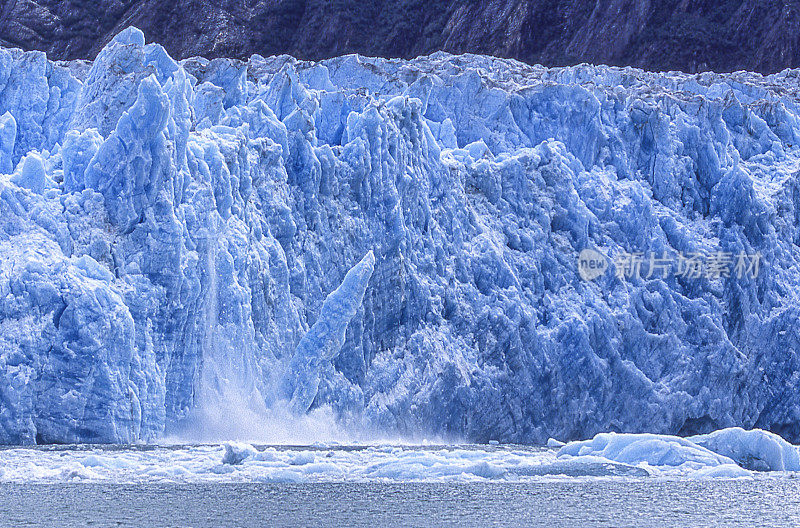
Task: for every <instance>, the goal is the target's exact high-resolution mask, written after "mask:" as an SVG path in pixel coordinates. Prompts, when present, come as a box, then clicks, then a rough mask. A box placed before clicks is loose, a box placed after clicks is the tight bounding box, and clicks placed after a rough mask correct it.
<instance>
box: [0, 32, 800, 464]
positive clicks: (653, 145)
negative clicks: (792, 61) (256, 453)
mask: <svg viewBox="0 0 800 528" xmlns="http://www.w3.org/2000/svg"><path fill="white" fill-rule="evenodd" d="M797 79H798V72H797V71H794V70H786V71H784V72H781V73H778V74H775V75H770V76H761V75H758V74H752V73H747V72H737V73H732V74H714V73H702V74H698V75H687V74H682V73H668V74H653V73H648V72H644V71H641V70H636V69H630V68H613V67H604V66H597V67H595V66H587V65H582V66H575V67H569V68H544V67H541V66H529V65H525V64H522V63H519V62H516V61H513V60H504V59H497V58H492V57H484V56H478V55H463V56H453V55H448V54H445V53H436V54H434V55H431V56H428V57H420V58H418V59H415V60H411V61H404V60H394V59H391V60H390V59H373V58H367V57H361V56H356V55H348V56H343V57H338V58H334V59H330V60H325V61H321V62H308V61H300V60H297V59H294V58H292V57H288V56H279V57H261V56H258V55H254V56H252V57H251V58H250V59H249V60H247V61H237V60H227V59H214V60H206V59H203V58H193V59H187V60H184V61H181V62H178V61H175V60H173V59H172V58H171V57H169V55H168V54H167V53H166V52H165V51H164V49H163V48H162V47H161V46H159V45H158V44H152V43H151V44H147V43H146V42H145V38H144V35H143V34H142V33H141V32H140V31H139V30H137V29H135V28H129V29H126V30H125V31H123V32H122V33H120V34H119V35H118V36H117V37H115V38H114V39H113V40H112V41H111V42H110V43H109V44H108V45H107V46H106V47H105V48H104V49H103V50H102V51H101V52H100V53H99V54H98V56H97V58H96V59H95V60H94V61H93V62H91V63H89V64H86V63H71V62H52V61H49V60H47V58H46V57H45V56H44V55H43V54H42V53H38V52H28V53H23V52H22V51H19V50H13V49H12V50H7V49H2V50H0V443H2V444H37V443H64V442H103V443H135V442H150V441H154V440H157V439H159V438H163V437H164V436H165V435H172V434H176V433H180V432H182V431H185V430H186V427H187V426H191V427H196V428H198V429H203V428H204V427H211V424H209V423H208V421H209V420H211V418H209V416H210V415H209V413H208V412H200V411H204V410H205V411H207V410H208V409H209V408H217V409H218V411H219V412H218V413H217V415H218V416H217V418H216V419H215V422H214V424H213V425H214V426H215V427H217V426H222V427H225V425H226V424H231V429H230V431H228V433H227V435H226V434H221V435H220V436H229V437H230V438H220V440H223V439H229V440H235V439H238V440H252V439H248V438H236V437H238V436H240V435H239V434H238V433H237V432H236V431H235V430H234V429H233V424H237V423H239V424H241V423H248V422H252V421H253V420H251V418H250V417H251V416H253V415H259V416H263V415H264V413H265V412H267V413H268V412H269V411H270V410H272V409H276V408H281V409H283V408H289V409H290V410H291V412H292V413H295V414H296V415H303V414H304V413H307V412H310V413H314V412H316V411H320V410H324V413H329V414H331V415H334V416H337V417H338V419H340V420H342V421H343V422H345V423H347V424H348V426H350V427H352V428H355V429H358V430H360V431H375V432H376V434H377V433H388V434H392V435H404V436H406V437H416V438H424V437H437V438H452V439H459V440H467V441H472V442H481V443H486V442H489V441H497V442H502V443H529V444H532V443H535V444H539V445H544V443H545V442H546V441H547V440H548V438H557V439H560V440H565V441H569V440H578V439H585V438H592V437H594V436H595V435H597V434H598V433H603V432H607V431H617V432H620V433H628V432H642V431H649V432H651V433H655V434H665V435H677V436H691V435H706V434H709V433H712V432H713V431H715V430H718V429H724V428H730V427H742V428H744V429H753V428H758V429H763V430H767V431H772V432H773V433H776V434H778V435H781V436H782V437H783V438H785V439H786V440H787V441H789V442H794V443H797V442H800V405H799V404H798V402H800V397H799V396H800V394H799V393H798V391H800V385H798V384H797V383H796V381H797V376H798V375H799V374H798V373H800V355H798V350H800V349H799V348H798V343H800V309H798V306H800V303H798V295H799V294H798V292H799V291H800V288H799V287H798V286H800V251H798V249H797V248H798V244H800V181H799V180H798V178H799V177H800V122H798V116H800V108H799V107H798V102H799V101H800V95H798V94H799V93H800V92H798V89H797ZM585 251H586V253H584V252H585ZM581 255H587V256H588V257H587V258H586V259H585V262H584V259H583V258H582V257H581ZM626 255H627V256H628V257H629V259H635V258H640V260H641V261H640V262H636V263H634V261H633V260H629V261H628V262H629V264H630V265H628V266H626V265H625V261H624V258H623V257H624V256H626ZM637 255H638V257H637ZM653 255H657V256H659V258H661V257H662V256H663V255H672V256H681V257H682V258H683V260H678V262H677V263H676V267H678V266H682V267H683V268H684V269H683V272H682V273H678V272H677V271H676V270H673V269H669V270H667V269H666V268H664V267H663V262H662V263H660V264H659V265H656V261H655V259H653V260H652V261H651V260H650V257H652V256H653ZM737 255H739V256H742V255H747V256H753V257H754V256H756V255H758V256H759V257H760V258H759V259H758V261H757V262H756V261H755V260H754V259H751V260H749V261H747V262H738V261H737V258H736V256H737ZM700 256H702V257H703V258H705V259H707V260H708V259H711V257H714V258H715V260H714V262H716V268H713V269H716V270H717V273H710V272H708V273H705V272H704V273H697V274H694V273H692V271H693V270H695V268H693V267H692V266H693V263H696V261H697V259H698V258H700ZM604 259H605V260H607V262H605V263H604ZM584 264H585V265H586V266H590V267H589V268H586V269H582V268H581V266H583V265H584ZM722 264H730V267H729V268H723V266H722ZM639 266H641V269H640V268H639ZM659 266H660V267H659ZM709 266H710V264H709ZM587 269H589V270H590V271H591V273H587V272H586V270H587ZM634 271H636V272H641V273H634ZM662 271H663V273H662ZM667 271H669V273H668V272H667ZM705 271H708V270H705ZM586 278H590V279H591V280H586ZM326 415H327V414H326ZM220 417H223V419H219V418H220ZM204 420H205V421H204ZM258 427H259V428H263V427H269V424H266V425H264V426H263V427H262V424H261V423H260V422H259V425H258ZM223 433H224V431H223ZM731 434H733V433H726V435H731ZM726 435H718V436H711V437H705V438H703V439H702V440H700V439H698V440H696V442H692V443H691V445H689V444H684V443H683V442H682V441H678V440H669V441H666V440H663V439H661V440H660V439H656V438H649V439H648V440H647V442H649V444H648V446H649V447H648V449H650V448H658V449H659V450H661V451H659V452H661V453H663V454H664V456H666V457H667V458H669V459H670V460H673V461H674V462H675V463H678V462H680V461H681V460H683V461H694V462H698V463H699V462H703V463H706V462H709V461H716V463H718V464H720V465H723V460H724V461H725V463H726V464H727V463H728V462H727V461H738V462H740V463H742V464H743V465H744V466H748V467H751V466H752V467H761V466H762V465H764V466H765V467H769V468H781V467H783V468H785V469H790V468H794V467H795V464H796V460H795V458H794V457H793V456H792V455H791V451H788V452H787V451H786V450H785V446H784V445H783V444H781V443H780V442H778V441H777V440H776V439H774V438H773V437H763V436H759V437H758V438H755V437H754V438H755V439H754V440H752V441H751V440H750V439H747V440H746V441H745V440H741V441H739V439H737V440H736V442H735V443H734V444H730V442H731V439H730V438H729V437H728V436H726ZM748 438H749V437H748ZM553 445H555V444H553ZM729 445H734V446H735V447H726V446H729ZM610 446H611V444H609V446H606V447H604V448H602V449H600V448H599V447H597V449H596V450H597V451H598V452H600V451H603V452H605V454H606V455H608V456H611V453H609V452H607V449H610ZM703 446H706V447H707V449H706V448H705V447H703ZM712 448H714V449H716V450H717V451H715V450H714V449H712ZM564 449H567V450H571V449H573V448H572V447H570V446H567V447H565V448H564ZM626 449H627V450H626ZM626 449H621V450H620V451H619V453H623V454H621V455H620V456H621V457H622V458H623V459H625V460H629V461H633V460H636V459H639V457H638V455H636V456H634V455H635V454H636V453H638V451H635V450H634V444H631V445H629V446H627V448H626ZM631 450H634V451H631ZM629 454H630V458H629V457H628V455H629ZM232 456H233V455H232ZM615 456H616V455H615ZM670 457H672V458H670ZM234 458H236V457H234ZM648 460H650V459H648ZM748 460H749V461H750V462H748ZM651 461H653V462H655V460H654V459H652V460H651ZM759 461H760V462H759ZM217 462H218V461H217ZM762 463H763V464H762ZM715 467H716V466H715ZM470 468H471V469H470V471H472V474H474V475H483V476H487V478H488V477H491V476H492V475H494V474H495V469H494V468H493V467H492V466H490V465H489V466H483V465H481V466H474V467H473V466H470ZM78 469H80V468H78ZM83 469H84V470H85V469H86V468H83ZM164 471H167V472H168V471H169V470H168V469H164ZM176 471H177V470H176ZM386 471H387V472H393V471H394V472H400V473H402V472H403V471H405V469H402V468H387V469H386ZM376 474H378V472H377V470H376ZM276 478H277V477H276Z"/></svg>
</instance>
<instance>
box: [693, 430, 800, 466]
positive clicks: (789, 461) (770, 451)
mask: <svg viewBox="0 0 800 528" xmlns="http://www.w3.org/2000/svg"><path fill="white" fill-rule="evenodd" d="M688 440H691V441H692V442H694V443H695V444H697V445H699V446H702V447H705V448H708V449H710V450H711V451H714V452H715V453H719V454H720V455H724V456H727V457H728V458H732V459H733V460H735V461H736V463H737V464H739V465H740V466H742V467H744V468H747V469H751V470H754V471H800V454H798V450H797V447H796V446H793V445H791V444H789V443H788V442H787V441H786V440H784V439H783V438H781V437H780V436H778V435H776V434H774V433H770V432H769V431H761V430H753V431H745V430H744V429H742V428H740V427H733V428H730V429H722V430H720V431H715V432H713V433H710V434H707V435H699V436H693V437H690V438H688Z"/></svg>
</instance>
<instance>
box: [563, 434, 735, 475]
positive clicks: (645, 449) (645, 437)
mask: <svg viewBox="0 0 800 528" xmlns="http://www.w3.org/2000/svg"><path fill="white" fill-rule="evenodd" d="M558 456H559V458H561V457H586V456H590V457H602V458H605V459H608V460H613V461H615V462H620V463H623V464H628V465H632V466H636V465H639V464H647V465H650V466H672V467H677V466H685V467H690V468H693V469H699V468H703V467H715V466H719V465H723V464H734V461H733V460H731V459H730V458H728V457H726V456H723V455H720V454H718V453H714V452H713V451H710V450H709V449H706V448H705V447H701V446H699V445H697V444H695V443H693V442H691V441H689V440H686V439H684V438H679V437H677V436H668V435H654V434H616V433H601V434H598V435H597V436H595V437H594V438H593V439H591V440H586V441H582V442H570V443H569V444H567V445H565V446H564V447H562V448H561V449H560V450H559V451H558Z"/></svg>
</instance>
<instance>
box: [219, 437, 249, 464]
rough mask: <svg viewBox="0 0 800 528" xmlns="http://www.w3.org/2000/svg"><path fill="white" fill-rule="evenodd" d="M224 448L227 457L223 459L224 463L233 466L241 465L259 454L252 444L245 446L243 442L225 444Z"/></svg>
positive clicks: (224, 456)
mask: <svg viewBox="0 0 800 528" xmlns="http://www.w3.org/2000/svg"><path fill="white" fill-rule="evenodd" d="M224 447H225V455H223V457H222V463H223V464H230V465H232V466H235V465H237V464H241V463H242V462H244V461H245V460H247V459H248V458H251V457H253V456H255V455H256V454H257V453H258V451H257V450H256V448H254V447H253V446H251V445H250V444H243V443H241V442H225V444H224Z"/></svg>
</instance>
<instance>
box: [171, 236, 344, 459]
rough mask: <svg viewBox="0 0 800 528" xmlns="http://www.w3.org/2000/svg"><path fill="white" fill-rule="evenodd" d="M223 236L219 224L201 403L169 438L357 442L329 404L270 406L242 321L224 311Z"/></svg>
mask: <svg viewBox="0 0 800 528" xmlns="http://www.w3.org/2000/svg"><path fill="white" fill-rule="evenodd" d="M219 240H220V233H219V230H218V229H215V230H214V233H213V235H212V236H211V237H210V239H209V245H208V248H207V251H206V272H207V276H208V279H207V280H208V289H207V292H206V298H205V302H204V313H203V362H202V367H201V371H200V376H199V377H198V380H197V383H196V387H195V394H196V400H195V408H194V410H193V411H192V412H191V413H190V415H189V416H188V417H187V418H186V419H185V420H184V421H183V422H182V423H181V424H179V425H178V427H177V428H176V430H175V431H174V433H173V434H172V435H171V436H170V437H168V438H167V439H166V441H167V442H176V443H217V442H223V441H228V440H238V441H245V442H251V443H261V444H292V445H305V444H312V443H319V442H339V443H348V442H351V441H353V439H354V437H353V436H352V435H351V434H349V433H348V432H347V431H346V430H345V428H344V427H343V426H341V425H340V424H339V423H338V421H337V419H336V416H335V414H334V412H333V411H332V410H331V409H330V408H329V407H321V408H317V409H314V410H312V411H311V412H309V413H306V414H297V413H295V412H292V410H290V407H289V404H288V402H286V401H282V400H277V401H275V402H271V403H270V406H269V407H268V406H267V404H266V401H267V400H266V399H265V397H264V392H263V391H264V388H263V387H262V388H259V384H258V382H257V380H258V379H260V378H261V376H260V370H259V368H258V366H257V365H256V364H255V360H254V358H253V357H252V354H249V353H247V350H246V347H245V346H243V345H242V342H244V341H243V340H241V339H237V336H238V331H237V328H236V325H233V324H230V323H228V322H227V321H226V318H225V317H224V313H223V314H221V312H220V310H221V307H220V302H219V283H218V281H219V280H220V279H219V273H218V266H217V258H218V253H219ZM223 304H224V303H223ZM222 309H224V307H223V308H222ZM221 315H223V317H220V316H221ZM220 319H222V321H221V320H220Z"/></svg>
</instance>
